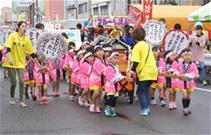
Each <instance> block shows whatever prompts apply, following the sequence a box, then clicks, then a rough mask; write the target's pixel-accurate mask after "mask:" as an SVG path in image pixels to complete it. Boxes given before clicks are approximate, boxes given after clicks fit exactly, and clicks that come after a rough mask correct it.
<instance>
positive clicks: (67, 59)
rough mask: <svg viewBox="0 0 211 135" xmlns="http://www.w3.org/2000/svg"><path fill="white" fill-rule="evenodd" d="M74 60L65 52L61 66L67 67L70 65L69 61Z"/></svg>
mask: <svg viewBox="0 0 211 135" xmlns="http://www.w3.org/2000/svg"><path fill="white" fill-rule="evenodd" d="M73 60H74V58H73V57H72V56H70V55H69V54H67V55H66V56H65V58H64V62H63V65H64V66H63V67H67V66H70V64H71V62H72V61H73Z"/></svg>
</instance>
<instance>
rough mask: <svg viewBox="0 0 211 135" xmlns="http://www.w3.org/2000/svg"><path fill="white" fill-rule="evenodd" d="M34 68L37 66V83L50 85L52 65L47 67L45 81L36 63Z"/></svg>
mask: <svg viewBox="0 0 211 135" xmlns="http://www.w3.org/2000/svg"><path fill="white" fill-rule="evenodd" d="M34 68H35V72H36V73H35V74H36V77H35V82H36V83H37V84H46V85H48V84H49V80H50V72H49V71H50V70H51V69H50V67H49V66H47V67H46V69H45V73H44V76H45V82H43V81H44V80H43V76H42V73H41V72H40V69H41V68H40V67H39V66H38V65H37V64H36V63H35V65H34Z"/></svg>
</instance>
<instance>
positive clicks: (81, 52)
mask: <svg viewBox="0 0 211 135" xmlns="http://www.w3.org/2000/svg"><path fill="white" fill-rule="evenodd" d="M84 53H85V51H84V50H80V51H79V52H78V53H77V56H79V55H81V54H84Z"/></svg>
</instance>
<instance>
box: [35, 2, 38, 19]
mask: <svg viewBox="0 0 211 135" xmlns="http://www.w3.org/2000/svg"><path fill="white" fill-rule="evenodd" d="M35 2H36V6H35V9H36V10H35V11H36V12H35V13H36V22H39V8H38V0H36V1H35Z"/></svg>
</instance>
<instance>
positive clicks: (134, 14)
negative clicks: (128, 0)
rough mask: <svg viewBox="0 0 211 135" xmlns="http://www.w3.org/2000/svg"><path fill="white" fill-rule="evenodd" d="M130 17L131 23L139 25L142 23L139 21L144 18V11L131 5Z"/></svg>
mask: <svg viewBox="0 0 211 135" xmlns="http://www.w3.org/2000/svg"><path fill="white" fill-rule="evenodd" d="M128 17H129V19H130V21H129V23H132V24H134V25H137V24H139V22H140V21H139V20H141V18H142V11H141V10H140V9H137V8H135V7H133V6H132V5H130V6H129V14H128Z"/></svg>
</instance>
